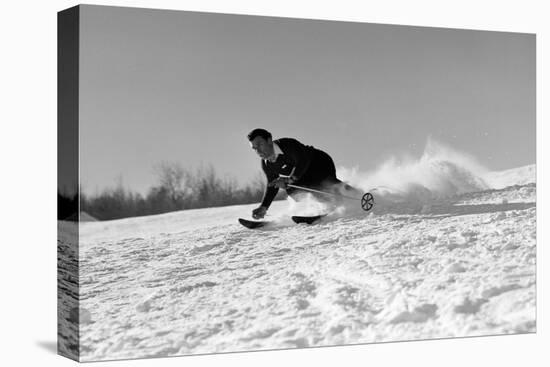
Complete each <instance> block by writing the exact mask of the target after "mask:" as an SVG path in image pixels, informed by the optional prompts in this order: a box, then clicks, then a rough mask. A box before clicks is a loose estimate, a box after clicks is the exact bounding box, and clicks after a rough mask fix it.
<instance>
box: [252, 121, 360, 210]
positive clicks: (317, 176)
mask: <svg viewBox="0 0 550 367" xmlns="http://www.w3.org/2000/svg"><path fill="white" fill-rule="evenodd" d="M248 141H249V142H250V145H251V147H252V149H253V150H254V151H255V152H256V153H257V154H258V155H259V156H260V158H261V159H262V161H261V164H262V170H263V171H264V173H265V175H266V177H267V182H268V184H267V187H266V190H265V192H264V196H263V199H262V202H261V204H260V206H259V207H258V208H256V209H254V210H253V211H252V217H253V218H254V219H261V218H263V217H264V216H265V214H266V212H267V210H268V208H269V206H270V205H271V203H272V201H273V199H274V198H275V195H277V192H278V191H279V189H285V190H286V192H287V194H288V195H290V196H291V197H293V198H294V199H296V194H297V193H298V192H297V189H296V188H293V187H289V186H288V185H297V186H302V187H307V188H310V189H315V190H329V191H332V192H336V191H337V190H341V189H344V190H350V191H352V192H356V193H357V192H359V190H357V189H354V188H352V187H351V186H349V185H347V184H345V183H343V182H342V181H340V180H339V179H338V178H337V177H336V167H335V166H334V162H333V160H332V158H331V157H330V156H329V155H328V154H327V153H325V152H323V151H322V150H319V149H315V148H314V147H313V146H308V145H304V144H302V143H301V142H299V141H298V140H296V139H293V138H281V139H277V140H272V136H271V133H270V132H269V131H267V130H264V129H254V130H252V131H251V132H250V133H249V134H248ZM359 193H360V192H359ZM319 198H320V197H319Z"/></svg>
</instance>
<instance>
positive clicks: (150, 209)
mask: <svg viewBox="0 0 550 367" xmlns="http://www.w3.org/2000/svg"><path fill="white" fill-rule="evenodd" d="M154 170H155V173H156V176H157V183H156V185H154V186H153V187H151V188H150V189H149V190H148V191H147V193H146V194H145V195H142V194H140V193H136V192H132V191H130V190H129V189H127V188H124V187H123V185H122V183H119V184H118V185H116V186H115V187H113V188H108V189H105V190H103V191H102V192H101V193H99V194H96V195H95V196H89V195H88V194H86V193H84V192H82V191H81V192H80V211H81V212H86V213H88V214H89V215H91V216H92V217H94V218H96V219H98V220H110V219H119V218H128V217H135V216H144V215H153V214H161V213H167V212H172V211H177V210H186V209H198V208H209V207H218V206H227V205H240V204H252V203H259V202H260V201H261V199H262V196H263V192H264V187H265V178H264V177H263V175H261V174H259V175H258V176H257V177H256V178H255V179H254V180H253V181H252V182H251V183H250V184H248V185H245V186H240V185H238V184H237V182H236V180H235V179H232V178H220V177H219V176H218V175H217V174H216V172H215V170H214V168H213V167H212V166H211V165H209V166H206V167H200V168H198V169H196V170H194V171H192V170H190V169H186V168H183V167H182V166H181V165H180V164H178V163H173V162H162V163H160V164H158V165H157V166H155V167H154ZM278 198H281V196H279V197H278ZM77 200H78V198H77V197H76V196H75V197H72V198H71V197H65V196H63V195H61V194H60V193H58V217H59V219H67V218H68V217H70V216H71V214H73V213H74V212H75V208H76V206H77Z"/></svg>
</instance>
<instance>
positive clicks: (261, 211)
mask: <svg viewBox="0 0 550 367" xmlns="http://www.w3.org/2000/svg"><path fill="white" fill-rule="evenodd" d="M265 213H267V208H266V207H265V206H260V207H257V208H256V209H254V210H253V211H252V218H254V219H262V218H263V217H265Z"/></svg>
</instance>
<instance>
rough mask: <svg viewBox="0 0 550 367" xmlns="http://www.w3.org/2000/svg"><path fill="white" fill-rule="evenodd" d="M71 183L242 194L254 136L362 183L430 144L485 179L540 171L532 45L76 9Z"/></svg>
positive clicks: (387, 28) (329, 25) (413, 30)
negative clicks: (163, 184)
mask: <svg viewBox="0 0 550 367" xmlns="http://www.w3.org/2000/svg"><path fill="white" fill-rule="evenodd" d="M80 37H81V38H80V40H81V45H80V178H81V185H82V187H83V190H84V192H85V193H88V194H94V193H98V192H100V191H101V190H103V189H105V188H108V187H114V186H115V185H117V184H118V183H122V184H123V185H124V186H125V187H127V188H129V189H131V190H133V191H136V192H140V193H146V192H147V190H148V189H149V188H150V187H152V186H153V185H155V184H156V183H157V181H156V180H157V178H156V175H155V171H154V168H153V167H154V166H155V165H157V164H159V163H160V162H163V161H167V162H177V163H179V164H181V165H182V166H183V167H185V168H188V169H191V170H194V169H197V168H198V167H200V166H201V165H202V166H206V165H210V164H211V165H212V166H213V167H214V169H215V170H216V171H217V172H218V173H219V175H220V176H221V177H228V178H232V179H235V180H237V182H238V183H240V184H247V183H249V182H250V181H251V180H252V179H254V177H257V176H258V174H259V173H260V172H261V171H260V162H259V158H258V157H257V156H256V155H255V154H254V152H253V151H252V150H251V148H250V145H249V143H248V141H247V139H246V135H247V133H248V132H249V131H250V130H252V129H254V128H256V127H262V128H265V129H267V130H269V131H271V132H272V134H273V135H274V137H275V138H278V137H294V138H296V139H298V140H300V141H302V142H303V143H305V144H307V145H313V146H315V147H316V148H319V149H322V150H324V151H326V152H328V153H329V154H330V155H331V156H332V157H333V159H334V161H335V163H336V166H337V167H349V168H351V167H356V168H358V169H359V170H369V169H370V168H372V167H373V166H376V165H379V164H381V163H382V162H383V161H384V160H386V159H388V158H389V157H391V156H394V155H399V154H410V155H414V156H420V155H421V154H422V151H423V149H424V147H425V145H426V142H427V140H428V138H430V137H431V138H433V139H435V140H437V141H440V142H442V143H444V144H448V145H450V146H451V147H452V148H454V149H456V150H459V151H462V152H466V153H468V154H470V155H472V156H474V157H476V158H477V159H478V160H479V162H480V163H481V164H482V165H484V166H486V167H487V168H489V169H491V170H504V169H508V168H514V167H519V166H523V165H527V164H533V163H535V35H533V34H520V33H508V32H489V31H473V30H457V29H444V28H428V27H408V26H396V25H381V24H369V23H351V22H336V21H319V20H305V19H289V18H274V17H258V16H244V15H227V14H208V13H194V12H183V11H167V10H151V9H137V8H121V7H104V6H89V5H86V6H82V8H81V24H80Z"/></svg>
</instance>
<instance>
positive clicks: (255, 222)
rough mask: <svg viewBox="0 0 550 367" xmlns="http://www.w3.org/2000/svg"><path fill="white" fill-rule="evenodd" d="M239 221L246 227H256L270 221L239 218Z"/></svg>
mask: <svg viewBox="0 0 550 367" xmlns="http://www.w3.org/2000/svg"><path fill="white" fill-rule="evenodd" d="M239 223H240V224H242V225H243V226H245V227H246V228H249V229H254V228H260V227H263V226H265V225H266V224H268V223H269V222H267V221H262V220H249V219H244V218H239Z"/></svg>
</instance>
